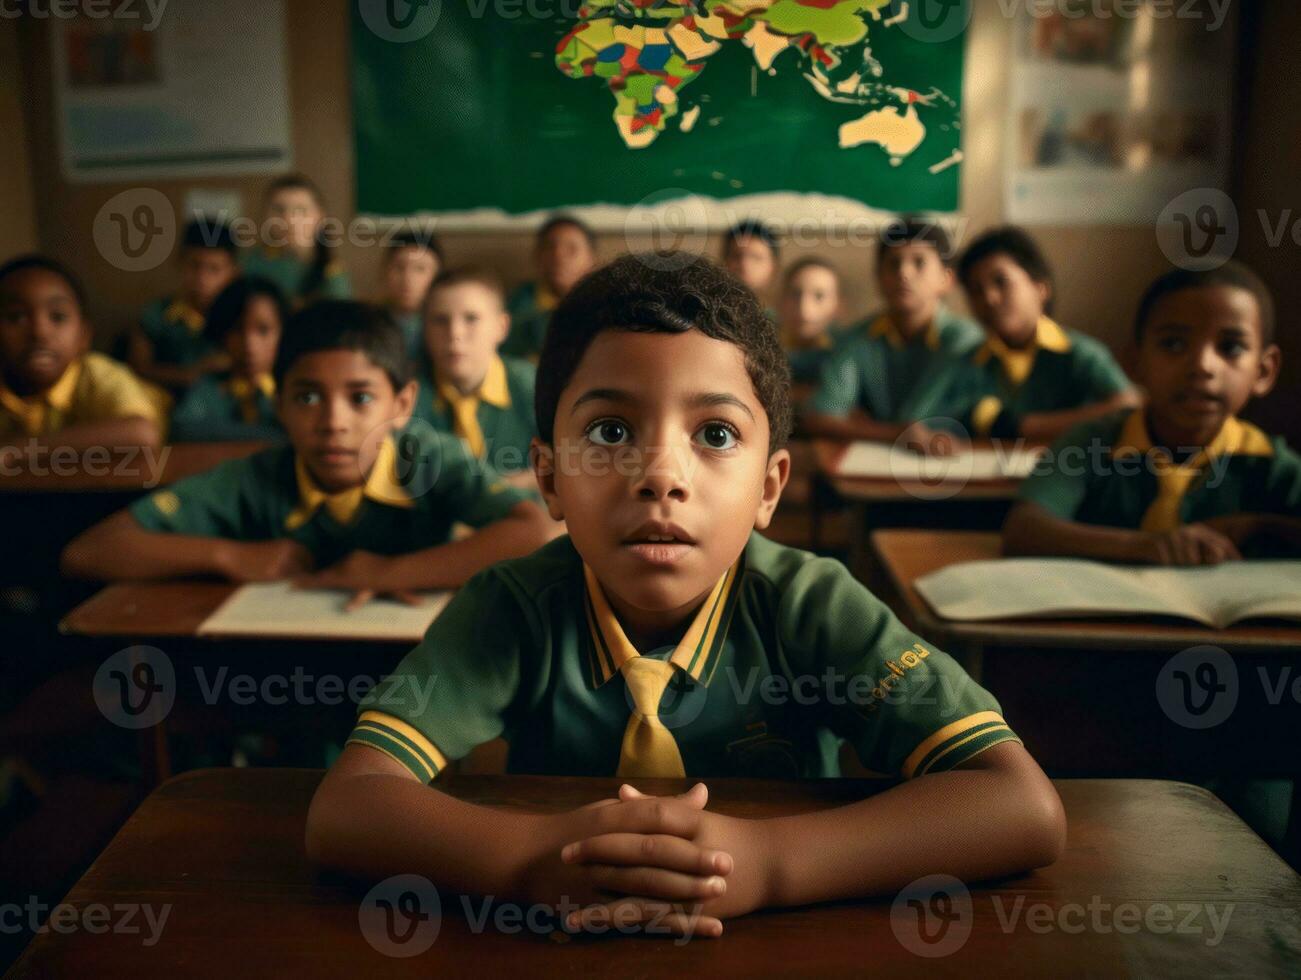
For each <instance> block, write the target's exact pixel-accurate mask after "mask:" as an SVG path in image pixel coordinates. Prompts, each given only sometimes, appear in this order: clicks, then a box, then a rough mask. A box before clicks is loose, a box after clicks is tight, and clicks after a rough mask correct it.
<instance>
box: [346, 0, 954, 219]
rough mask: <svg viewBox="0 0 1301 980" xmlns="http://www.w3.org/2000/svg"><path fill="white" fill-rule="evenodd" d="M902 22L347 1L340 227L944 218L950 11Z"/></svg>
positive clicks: (790, 11)
mask: <svg viewBox="0 0 1301 980" xmlns="http://www.w3.org/2000/svg"><path fill="white" fill-rule="evenodd" d="M921 6H925V5H921ZM918 8H919V5H918V4H909V3H908V2H905V0H585V2H583V3H581V4H580V3H578V2H577V0H529V2H527V3H523V4H518V3H511V4H488V3H475V2H469V3H460V2H457V3H452V2H447V0H444V2H442V3H432V4H405V3H403V4H397V5H396V6H395V4H394V3H392V2H391V0H358V2H356V3H354V4H352V9H353V17H352V61H353V64H352V70H353V108H354V111H353V119H354V127H355V142H356V161H357V169H356V173H357V202H358V210H360V211H362V212H364V213H368V214H372V215H380V216H384V215H388V216H395V215H410V214H432V215H435V216H437V218H438V220H439V222H440V224H441V225H443V226H448V225H452V226H466V227H472V228H492V227H502V228H509V227H517V226H519V225H521V224H527V223H531V222H534V221H536V219H537V217H538V216H539V215H540V214H542V213H544V212H546V211H549V210H552V209H556V208H566V209H569V210H574V211H576V212H577V213H578V214H580V215H581V216H582V217H584V218H586V219H587V220H588V221H590V222H591V223H592V224H594V225H595V226H597V227H598V228H601V227H605V228H609V227H612V226H615V225H619V226H622V224H623V221H624V216H625V215H626V214H627V212H628V209H629V207H631V206H635V205H652V204H655V203H657V202H670V201H674V200H684V199H689V200H690V201H692V202H693V208H696V209H704V211H703V212H699V213H697V212H695V211H693V212H691V213H689V214H687V215H685V216H684V220H691V221H694V222H695V223H700V222H701V221H703V222H706V223H708V224H710V225H715V224H716V223H718V222H720V221H725V220H726V219H727V216H728V215H729V214H731V215H734V214H745V215H751V214H755V215H760V216H763V217H767V218H770V219H774V220H777V219H780V218H782V217H787V218H791V217H796V216H801V215H808V214H816V215H818V216H819V218H820V220H826V221H836V220H853V219H856V218H858V217H860V216H862V215H880V214H881V213H882V212H886V211H905V210H906V211H930V212H940V213H945V212H949V213H951V212H954V211H956V210H957V208H958V205H959V200H958V189H959V181H960V177H961V170H962V167H961V164H962V126H961V117H962V79H963V57H964V50H965V34H966V26H967V22H968V21H969V16H970V15H969V7H968V6H967V5H966V4H965V2H964V3H961V4H958V5H956V6H955V5H945V6H944V7H943V9H944V10H946V11H949V12H950V14H951V16H949V17H947V18H945V17H941V18H939V20H938V21H933V20H931V19H924V18H922V17H921V15H920V14H919V13H918ZM395 13H403V14H404V15H405V16H403V17H401V18H395Z"/></svg>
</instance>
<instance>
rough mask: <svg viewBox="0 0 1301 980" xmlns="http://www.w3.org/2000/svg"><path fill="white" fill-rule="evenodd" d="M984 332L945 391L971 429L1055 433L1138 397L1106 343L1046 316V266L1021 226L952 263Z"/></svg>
mask: <svg viewBox="0 0 1301 980" xmlns="http://www.w3.org/2000/svg"><path fill="white" fill-rule="evenodd" d="M959 276H960V278H961V279H962V285H963V288H964V289H965V290H966V293H967V301H968V303H969V304H970V306H971V309H972V311H973V312H974V313H975V315H976V318H977V319H978V320H979V321H980V323H981V325H982V326H983V327H984V328H985V342H984V343H983V344H982V345H981V346H979V347H978V348H976V350H975V352H974V353H973V354H971V355H970V357H968V358H967V359H966V361H965V366H964V369H963V370H962V371H961V372H960V373H959V376H958V377H957V379H956V384H955V386H954V388H953V389H952V390H951V391H950V393H949V394H948V395H946V398H948V399H951V400H952V402H953V403H954V404H956V405H961V406H964V407H963V408H962V410H961V411H962V417H961V421H962V422H963V424H964V425H965V426H966V427H967V429H968V431H970V432H971V433H973V434H974V435H977V436H991V437H994V438H998V439H1015V438H1018V437H1024V438H1026V439H1032V440H1035V441H1040V442H1047V441H1051V440H1052V439H1055V438H1056V437H1057V436H1059V435H1061V434H1062V433H1063V432H1065V431H1066V430H1067V429H1070V428H1071V427H1073V426H1076V425H1079V424H1080V423H1081V422H1087V421H1089V420H1090V419H1095V418H1099V417H1101V416H1103V415H1109V414H1111V413H1112V412H1115V411H1117V410H1118V409H1121V408H1133V407H1134V406H1135V405H1137V404H1138V401H1139V397H1138V393H1137V392H1135V391H1134V389H1133V388H1132V387H1131V386H1130V383H1129V379H1128V378H1126V377H1125V372H1124V371H1123V370H1121V368H1120V365H1119V364H1117V363H1116V360H1115V358H1113V357H1112V356H1111V352H1110V351H1108V350H1107V348H1106V345H1105V344H1103V343H1101V342H1100V341H1097V340H1094V339H1093V338H1092V337H1086V336H1085V335H1084V334H1081V333H1076V332H1075V331H1073V330H1067V329H1065V328H1064V327H1062V326H1061V325H1060V324H1058V323H1057V321H1056V320H1054V319H1053V318H1052V315H1051V314H1052V309H1053V276H1052V270H1051V269H1049V267H1048V260H1047V259H1045V258H1044V255H1043V253H1042V252H1041V251H1040V250H1039V246H1038V245H1037V244H1035V241H1034V239H1032V238H1031V237H1030V236H1029V235H1028V234H1026V233H1025V232H1024V231H1022V230H1021V229H1020V228H1012V227H1008V228H999V229H996V230H994V231H991V232H989V233H987V234H985V235H983V236H981V237H980V238H978V239H977V240H976V241H975V242H973V243H972V244H971V247H970V248H968V249H967V251H966V252H965V253H964V254H963V256H962V260H961V262H960V264H959Z"/></svg>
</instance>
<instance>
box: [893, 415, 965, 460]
mask: <svg viewBox="0 0 1301 980" xmlns="http://www.w3.org/2000/svg"><path fill="white" fill-rule="evenodd" d="M899 444H900V445H902V446H903V447H904V448H906V449H910V450H912V451H913V452H915V453H918V454H919V455H922V456H952V455H953V454H954V453H956V452H957V451H958V449H959V448H960V447H961V446H962V445H963V443H962V442H961V441H960V440H959V439H958V437H957V436H955V435H953V434H952V433H950V432H942V431H940V430H938V429H932V428H931V427H930V426H929V425H927V424H926V423H925V422H914V423H913V424H912V425H910V426H908V428H906V429H904V430H903V433H902V435H900V436H899Z"/></svg>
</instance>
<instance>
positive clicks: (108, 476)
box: [0, 442, 270, 493]
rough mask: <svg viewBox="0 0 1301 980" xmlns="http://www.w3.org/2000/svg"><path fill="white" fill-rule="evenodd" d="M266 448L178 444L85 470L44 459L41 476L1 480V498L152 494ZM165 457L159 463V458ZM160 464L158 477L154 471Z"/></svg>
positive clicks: (242, 444) (38, 473)
mask: <svg viewBox="0 0 1301 980" xmlns="http://www.w3.org/2000/svg"><path fill="white" fill-rule="evenodd" d="M268 445H270V444H269V443H265V442H181V443H176V444H175V445H170V446H165V447H163V449H161V450H159V451H158V452H157V453H156V454H154V455H153V457H152V458H151V457H150V456H149V455H147V454H145V453H143V452H134V451H133V452H129V453H114V454H112V455H111V456H110V457H108V458H107V459H106V460H99V459H95V460H93V465H92V461H88V462H87V463H86V465H81V464H80V463H74V464H72V465H64V464H60V465H58V466H54V465H52V461H51V460H50V459H49V454H46V457H45V459H44V461H43V462H42V463H41V466H40V469H39V470H30V469H29V470H25V471H23V472H20V473H17V474H14V475H12V476H9V475H6V476H5V477H4V479H3V480H0V493H96V492H98V493H107V492H118V493H122V492H131V491H139V490H151V489H153V488H154V487H155V486H166V485H168V484H171V483H175V482H176V481H177V480H181V479H183V478H185V477H187V476H194V475H195V474H196V473H204V472H207V471H208V470H210V469H212V468H213V467H214V466H216V465H217V464H219V463H224V462H226V461H227V460H231V459H242V458H243V457H245V456H249V455H251V454H252V453H255V452H257V451H258V450H259V449H265V448H266V447H267V446H268ZM163 453H166V456H165V457H163V456H162V454H163ZM160 459H161V463H162V471H161V474H159V473H157V472H156V471H155V467H156V465H157V464H158V462H159V460H160ZM155 481H156V482H155Z"/></svg>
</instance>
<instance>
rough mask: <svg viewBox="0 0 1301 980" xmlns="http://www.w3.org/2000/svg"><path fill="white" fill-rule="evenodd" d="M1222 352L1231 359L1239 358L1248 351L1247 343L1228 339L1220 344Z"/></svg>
mask: <svg viewBox="0 0 1301 980" xmlns="http://www.w3.org/2000/svg"><path fill="white" fill-rule="evenodd" d="M1220 353H1221V354H1223V355H1224V356H1225V357H1226V358H1228V359H1229V360H1237V359H1238V358H1239V357H1241V356H1242V355H1243V354H1245V353H1247V345H1246V344H1244V343H1243V342H1242V341H1241V340H1226V341H1224V342H1223V343H1222V344H1220Z"/></svg>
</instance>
